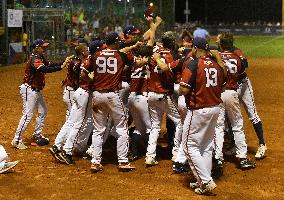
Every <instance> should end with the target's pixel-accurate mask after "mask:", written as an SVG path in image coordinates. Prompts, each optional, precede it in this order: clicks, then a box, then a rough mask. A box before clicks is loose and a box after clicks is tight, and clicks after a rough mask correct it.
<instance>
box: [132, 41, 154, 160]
mask: <svg viewBox="0 0 284 200" xmlns="http://www.w3.org/2000/svg"><path fill="white" fill-rule="evenodd" d="M152 53H153V48H152V47H151V46H147V45H143V46H140V47H139V50H138V54H139V56H138V57H137V58H136V63H137V62H143V63H148V59H149V57H150V56H151V55H152ZM147 67H148V66H147V65H146V64H144V65H142V66H141V65H139V64H135V65H134V66H133V68H132V73H131V80H130V95H129V99H128V107H129V111H130V113H131V116H132V117H133V120H134V123H135V130H134V131H133V134H132V136H131V153H132V158H131V159H132V160H137V159H138V158H139V157H140V153H139V151H138V149H139V146H141V142H142V141H146V140H147V138H148V137H149V133H150V129H151V121H150V115H149V112H148V84H147ZM142 136H143V138H144V139H145V140H142Z"/></svg>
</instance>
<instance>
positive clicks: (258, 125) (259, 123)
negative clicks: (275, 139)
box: [253, 121, 265, 144]
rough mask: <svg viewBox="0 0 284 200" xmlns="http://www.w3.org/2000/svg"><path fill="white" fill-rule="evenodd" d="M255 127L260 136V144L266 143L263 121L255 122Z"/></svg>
mask: <svg viewBox="0 0 284 200" xmlns="http://www.w3.org/2000/svg"><path fill="white" fill-rule="evenodd" d="M253 128H254V130H255V132H256V135H257V137H258V143H259V144H265V143H264V138H263V129H262V123H261V121H260V122H258V123H256V124H253Z"/></svg>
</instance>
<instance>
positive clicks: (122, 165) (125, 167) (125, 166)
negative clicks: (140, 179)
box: [118, 162, 135, 172]
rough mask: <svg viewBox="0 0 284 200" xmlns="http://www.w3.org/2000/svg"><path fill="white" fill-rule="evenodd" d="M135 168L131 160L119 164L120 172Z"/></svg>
mask: <svg viewBox="0 0 284 200" xmlns="http://www.w3.org/2000/svg"><path fill="white" fill-rule="evenodd" d="M134 169H135V167H134V166H133V165H131V164H130V163H129V162H126V163H119V164H118V171H120V172H129V171H132V170H134Z"/></svg>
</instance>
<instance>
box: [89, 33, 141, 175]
mask: <svg viewBox="0 0 284 200" xmlns="http://www.w3.org/2000/svg"><path fill="white" fill-rule="evenodd" d="M105 42H106V44H107V49H104V50H101V51H98V52H97V53H95V55H93V58H92V63H93V68H94V78H95V82H94V89H95V91H94V92H93V108H94V130H93V136H92V148H93V151H92V152H93V155H92V160H91V163H92V165H91V171H92V172H99V171H102V170H103V166H102V165H101V160H102V157H101V155H102V144H103V135H104V131H105V129H106V123H107V120H108V116H111V118H112V120H113V123H114V127H115V129H116V133H117V134H118V138H117V155H118V163H119V165H118V169H119V171H131V170H133V169H135V167H134V166H132V165H131V164H130V163H129V161H128V158H127V153H128V125H127V114H126V111H125V107H124V105H123V103H122V100H121V97H120V94H119V90H120V88H121V82H122V80H121V79H122V77H121V75H122V71H123V68H124V66H125V64H128V66H131V63H132V62H133V61H129V60H128V59H127V55H126V54H125V52H128V51H130V50H131V49H133V48H135V47H136V46H137V45H134V46H131V47H126V48H124V49H122V50H119V51H118V50H117V49H118V45H119V35H118V34H117V33H116V32H110V33H108V34H107V35H106V38H105Z"/></svg>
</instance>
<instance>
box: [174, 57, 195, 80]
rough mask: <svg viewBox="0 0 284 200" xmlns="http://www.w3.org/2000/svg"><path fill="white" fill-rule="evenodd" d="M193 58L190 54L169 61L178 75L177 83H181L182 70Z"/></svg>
mask: <svg viewBox="0 0 284 200" xmlns="http://www.w3.org/2000/svg"><path fill="white" fill-rule="evenodd" d="M192 60H193V58H192V57H191V56H190V55H187V56H185V57H184V58H181V59H178V60H175V61H173V62H171V63H169V66H170V68H171V69H172V71H173V72H175V75H176V81H175V83H180V81H181V76H182V71H183V69H184V68H185V67H186V66H187V65H188V63H190V62H191V61H192Z"/></svg>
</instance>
